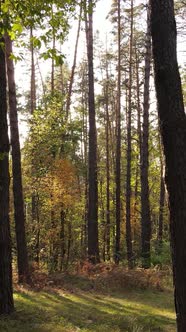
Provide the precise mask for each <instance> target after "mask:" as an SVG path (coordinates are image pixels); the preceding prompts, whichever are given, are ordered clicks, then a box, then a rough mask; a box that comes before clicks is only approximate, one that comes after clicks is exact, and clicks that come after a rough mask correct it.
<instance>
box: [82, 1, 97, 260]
mask: <svg viewBox="0 0 186 332" xmlns="http://www.w3.org/2000/svg"><path fill="white" fill-rule="evenodd" d="M92 11H93V3H92V0H89V1H88V18H89V21H88V22H87V21H86V22H85V23H86V26H87V27H86V36H87V55H88V80H89V82H88V84H89V95H88V104H89V160H88V164H89V174H88V181H89V188H88V190H89V192H88V196H89V203H88V258H89V260H90V262H91V263H93V264H96V263H98V262H99V260H100V259H99V245H98V184H97V134H96V115H95V100H94V70H93V20H92V18H93V13H92Z"/></svg>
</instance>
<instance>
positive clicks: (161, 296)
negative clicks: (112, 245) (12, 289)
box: [0, 285, 176, 332]
mask: <svg viewBox="0 0 186 332" xmlns="http://www.w3.org/2000/svg"><path fill="white" fill-rule="evenodd" d="M14 298H15V306H16V311H15V312H14V313H13V314H12V315H11V316H10V317H8V316H7V317H1V319H0V331H1V332H78V331H82V332H142V331H145V332H148V331H149V332H150V331H152V332H155V331H156V332H157V331H164V332H173V331H176V326H175V314H174V308H173V296H172V293H171V292H168V291H165V292H158V291H152V290H130V291H129V290H128V291H125V290H121V292H114V293H112V294H110V295H108V294H102V293H98V292H95V291H82V290H81V289H78V288H77V285H76V288H75V289H71V290H63V289H60V288H53V289H52V288H48V289H47V290H42V291H31V290H26V289H22V291H18V292H16V293H15V295H14Z"/></svg>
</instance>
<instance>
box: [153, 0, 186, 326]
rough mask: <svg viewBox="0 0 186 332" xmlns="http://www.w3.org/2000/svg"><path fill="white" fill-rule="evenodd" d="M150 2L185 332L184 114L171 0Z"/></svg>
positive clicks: (176, 278) (178, 299) (177, 293)
mask: <svg viewBox="0 0 186 332" xmlns="http://www.w3.org/2000/svg"><path fill="white" fill-rule="evenodd" d="M150 3H151V8H152V12H151V33H152V42H153V43H152V45H153V57H154V69H155V86H156V93H157V100H158V114H159V119H160V130H161V134H162V142H163V146H164V154H165V164H166V176H165V179H166V185H167V190H168V194H169V208H170V230H171V247H172V261H173V280H174V291H175V292H174V295H175V308H176V319H177V331H178V332H185V331H186V264H185V262H186V250H185V243H186V148H185V147H186V115H185V112H184V104H183V94H182V88H181V80H180V75H179V69H178V63H177V51H176V34H177V31H176V24H175V15H174V1H173V0H156V1H152V0H151V1H150Z"/></svg>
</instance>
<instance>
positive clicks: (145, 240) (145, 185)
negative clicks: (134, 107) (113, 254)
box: [141, 7, 151, 268]
mask: <svg viewBox="0 0 186 332" xmlns="http://www.w3.org/2000/svg"><path fill="white" fill-rule="evenodd" d="M150 64H151V35H150V7H148V9H147V34H146V54H145V77H144V95H143V136H142V146H141V256H142V267H143V268H149V267H150V264H151V262H150V240H151V217H150V202H149V180H148V172H149V81H150Z"/></svg>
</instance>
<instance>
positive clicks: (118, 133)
mask: <svg viewBox="0 0 186 332" xmlns="http://www.w3.org/2000/svg"><path fill="white" fill-rule="evenodd" d="M117 19H118V32H117V33H118V69H117V70H118V77H117V104H116V248H115V263H116V264H119V261H120V256H121V253H120V223H121V26H120V25H121V12H120V0H118V1H117Z"/></svg>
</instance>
